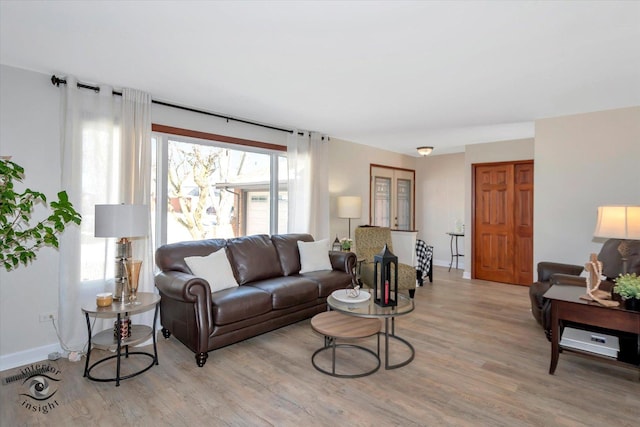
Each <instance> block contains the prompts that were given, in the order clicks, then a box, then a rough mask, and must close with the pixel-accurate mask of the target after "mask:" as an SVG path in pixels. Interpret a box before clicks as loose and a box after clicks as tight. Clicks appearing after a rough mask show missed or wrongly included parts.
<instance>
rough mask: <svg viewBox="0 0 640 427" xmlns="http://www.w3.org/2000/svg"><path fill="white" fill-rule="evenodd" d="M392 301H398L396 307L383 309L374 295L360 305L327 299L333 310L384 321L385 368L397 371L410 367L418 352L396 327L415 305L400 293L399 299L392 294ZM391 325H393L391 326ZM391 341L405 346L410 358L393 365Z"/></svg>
mask: <svg viewBox="0 0 640 427" xmlns="http://www.w3.org/2000/svg"><path fill="white" fill-rule="evenodd" d="M370 291H371V290H370V289H367V292H370ZM391 296H392V299H395V300H396V301H397V305H395V306H387V307H382V306H379V305H378V304H376V303H375V301H374V298H373V295H371V298H369V300H368V301H365V302H360V303H351V302H348V303H347V302H343V301H339V300H337V299H336V298H334V297H333V296H332V295H329V297H328V298H327V305H328V306H329V307H330V308H331V309H332V310H336V311H339V312H341V313H343V314H346V315H348V316H352V317H363V318H370V319H384V332H381V334H383V335H384V341H385V348H384V356H385V357H384V368H385V369H396V368H400V367H402V366H405V365H408V364H409V363H411V361H412V360H413V358H414V357H415V354H416V351H415V349H414V348H413V346H412V345H411V343H410V342H409V341H407V340H406V339H404V338H401V337H399V336H398V335H396V327H395V318H396V317H398V316H404V315H406V314H409V313H411V312H412V311H413V310H414V308H415V305H414V303H413V299H411V298H409V297H408V296H406V295H403V294H400V293H398V295H397V298H396V296H394V295H393V292H392V293H391ZM390 323H391V324H390ZM389 339H392V340H394V341H396V342H398V343H400V344H402V345H404V346H405V347H406V348H407V349H408V350H409V353H410V354H409V356H408V357H407V358H406V359H405V360H403V361H402V362H399V363H395V364H391V363H390V362H389Z"/></svg>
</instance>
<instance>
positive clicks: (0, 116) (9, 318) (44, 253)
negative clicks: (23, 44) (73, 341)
mask: <svg viewBox="0 0 640 427" xmlns="http://www.w3.org/2000/svg"><path fill="white" fill-rule="evenodd" d="M59 102H60V101H59V89H58V88H56V87H54V86H53V85H52V84H51V82H50V81H49V79H48V76H46V75H43V74H39V73H33V72H29V71H24V70H18V69H16V68H11V67H6V66H0V155H3V156H6V155H9V156H13V158H12V161H14V162H16V163H18V164H19V165H21V166H22V167H24V169H25V179H24V186H22V187H21V188H25V187H29V188H31V189H33V190H36V191H41V192H43V193H45V195H47V196H48V197H49V198H54V197H55V195H56V194H57V193H58V191H60V190H61V188H60V127H59V121H60V117H59V110H60V107H59ZM39 212H40V213H41V215H38V213H39ZM33 218H34V219H37V220H40V219H42V218H43V216H42V211H41V210H39V211H36V212H35V215H34V217H33ZM49 312H53V313H56V314H57V312H58V252H57V250H55V249H52V248H44V249H42V250H40V251H39V252H38V256H37V260H36V261H35V262H34V263H33V264H32V265H30V266H29V267H28V268H25V267H23V266H21V267H19V268H18V269H17V270H14V271H12V272H9V273H7V272H6V271H5V270H4V268H0V370H2V369H5V368H6V367H8V366H7V365H15V363H14V359H15V360H18V361H19V360H20V359H21V358H23V357H24V358H25V362H24V363H30V362H32V361H34V360H32V359H30V358H31V357H33V356H32V355H31V354H16V353H19V352H27V353H28V352H29V351H30V350H32V349H34V348H38V347H45V348H43V349H42V350H40V351H36V353H38V354H39V355H40V357H39V358H38V359H36V360H42V359H45V358H46V357H47V354H48V352H50V351H52V350H55V348H56V347H57V338H56V334H55V332H54V329H53V327H52V325H51V323H40V322H39V319H38V315H39V314H40V313H49ZM52 346H53V347H52ZM12 354H13V355H15V356H9V355H12Z"/></svg>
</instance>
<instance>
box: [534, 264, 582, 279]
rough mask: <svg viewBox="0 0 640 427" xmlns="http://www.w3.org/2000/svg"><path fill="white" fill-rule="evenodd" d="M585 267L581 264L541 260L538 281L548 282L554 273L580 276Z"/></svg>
mask: <svg viewBox="0 0 640 427" xmlns="http://www.w3.org/2000/svg"><path fill="white" fill-rule="evenodd" d="M583 269H584V267H582V266H581V265H573V264H561V263H557V262H546V261H543V262H539V263H538V281H539V282H548V281H549V280H551V275H552V274H568V275H571V276H580V273H582V270H583Z"/></svg>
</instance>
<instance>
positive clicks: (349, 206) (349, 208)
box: [338, 196, 362, 239]
mask: <svg viewBox="0 0 640 427" xmlns="http://www.w3.org/2000/svg"><path fill="white" fill-rule="evenodd" d="M361 212H362V198H360V197H359V196H340V197H338V218H349V239H351V218H360V214H361Z"/></svg>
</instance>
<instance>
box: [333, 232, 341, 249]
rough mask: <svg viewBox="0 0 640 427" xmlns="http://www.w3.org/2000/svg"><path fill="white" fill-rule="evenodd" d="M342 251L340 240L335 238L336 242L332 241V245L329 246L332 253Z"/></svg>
mask: <svg viewBox="0 0 640 427" xmlns="http://www.w3.org/2000/svg"><path fill="white" fill-rule="evenodd" d="M341 249H342V243H340V239H338V236H336V240H334V241H333V245H331V250H332V251H339V250H341Z"/></svg>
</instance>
